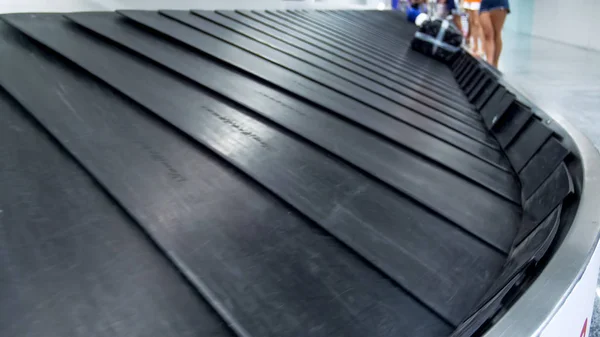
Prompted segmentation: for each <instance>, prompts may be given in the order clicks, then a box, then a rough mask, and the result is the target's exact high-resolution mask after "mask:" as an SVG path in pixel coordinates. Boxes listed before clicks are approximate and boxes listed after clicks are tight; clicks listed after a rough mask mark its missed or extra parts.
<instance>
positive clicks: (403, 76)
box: [216, 11, 477, 119]
mask: <svg viewBox="0 0 600 337" xmlns="http://www.w3.org/2000/svg"><path fill="white" fill-rule="evenodd" d="M216 13H217V14H219V15H221V16H224V17H226V18H229V19H231V20H234V21H235V22H238V23H240V24H243V25H244V26H247V27H249V28H252V29H253V30H255V31H258V32H260V33H263V34H267V35H268V36H272V37H274V38H276V39H278V40H281V41H283V42H285V43H286V44H289V45H292V46H294V47H297V48H300V49H302V50H305V51H307V52H309V53H311V54H314V55H316V56H318V57H320V58H323V59H325V60H328V61H330V62H332V63H335V64H338V65H340V66H342V67H344V68H346V69H348V70H350V71H353V72H355V73H357V74H360V75H362V76H365V77H367V78H370V79H372V80H374V81H377V82H379V83H381V84H382V85H385V86H387V87H389V88H391V89H394V90H398V91H399V92H407V93H414V92H417V93H419V94H421V95H424V96H427V97H429V98H433V99H436V100H438V101H440V102H442V103H444V104H448V106H450V107H452V108H453V109H456V110H458V111H461V112H462V113H464V114H465V115H468V116H469V117H471V118H475V119H476V117H477V115H476V114H474V113H473V112H471V107H470V106H469V105H468V103H467V102H465V101H462V102H461V101H457V97H456V95H454V96H452V95H449V94H448V91H447V90H445V89H443V88H439V87H437V86H432V85H431V84H430V83H427V82H425V81H424V80H423V79H422V78H421V77H418V76H412V75H413V74H409V73H399V74H398V76H394V75H392V74H390V73H389V72H387V71H385V70H382V69H381V68H379V67H376V66H374V65H372V64H370V63H367V62H365V61H363V60H361V59H359V58H356V57H353V56H352V55H350V54H347V53H344V52H343V51H339V50H336V49H334V48H332V47H330V46H328V45H325V44H318V43H317V42H316V41H314V40H313V41H312V43H311V42H309V41H310V39H309V38H307V37H303V36H302V35H301V34H299V33H295V32H293V31H290V30H285V29H282V27H279V28H277V24H276V23H273V22H272V23H271V25H268V23H267V24H265V23H262V22H259V21H256V20H253V19H251V18H249V17H247V16H244V15H242V14H239V13H236V12H232V11H217V12H216ZM249 15H251V14H249ZM423 86H426V87H427V88H428V90H423ZM459 97H460V96H459Z"/></svg>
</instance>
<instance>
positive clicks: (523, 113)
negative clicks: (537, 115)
mask: <svg viewBox="0 0 600 337" xmlns="http://www.w3.org/2000/svg"><path fill="white" fill-rule="evenodd" d="M532 116H533V113H532V112H531V110H530V109H529V108H528V107H526V106H524V105H522V104H520V103H519V102H515V103H514V104H512V105H511V106H509V107H508V110H507V111H506V112H505V114H504V116H503V117H502V120H500V121H499V123H497V124H496V125H495V128H494V130H492V131H493V133H494V136H496V139H497V140H498V142H499V143H500V145H501V146H502V147H504V148H506V147H508V146H509V145H510V143H511V142H512V141H513V140H514V139H515V137H516V136H517V135H518V134H519V132H521V130H522V129H523V127H525V125H526V124H527V123H528V122H529V121H530V120H531V118H532Z"/></svg>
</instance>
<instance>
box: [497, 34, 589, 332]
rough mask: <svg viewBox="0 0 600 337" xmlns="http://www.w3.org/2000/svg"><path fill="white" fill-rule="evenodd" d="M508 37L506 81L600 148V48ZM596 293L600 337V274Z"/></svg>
mask: <svg viewBox="0 0 600 337" xmlns="http://www.w3.org/2000/svg"><path fill="white" fill-rule="evenodd" d="M504 41H505V42H504V51H503V53H502V57H501V59H500V70H502V72H503V73H504V76H505V77H506V78H507V80H508V81H509V82H510V83H512V84H514V85H515V86H517V87H519V88H520V89H523V90H524V91H525V92H526V94H527V96H528V97H529V98H531V99H532V100H533V101H534V102H535V103H537V105H538V106H540V107H541V108H542V109H543V110H546V111H554V112H559V113H562V114H563V115H565V117H566V118H567V119H568V120H569V121H570V122H571V124H573V125H575V126H576V127H578V128H579V129H580V130H582V131H583V132H584V133H585V134H586V135H587V136H588V137H589V138H590V139H591V140H592V141H593V142H594V144H595V145H596V147H598V148H600V114H599V111H600V108H599V107H600V52H598V51H592V50H587V49H582V48H578V47H574V46H569V45H566V44H561V43H557V42H553V41H549V40H544V39H540V38H535V37H531V36H528V35H521V34H511V33H506V34H505V35H504ZM596 294H597V296H596V302H595V306H594V315H593V317H592V325H591V329H590V336H591V337H600V300H599V297H600V277H599V281H598V288H597V291H596ZM590 296H592V294H590Z"/></svg>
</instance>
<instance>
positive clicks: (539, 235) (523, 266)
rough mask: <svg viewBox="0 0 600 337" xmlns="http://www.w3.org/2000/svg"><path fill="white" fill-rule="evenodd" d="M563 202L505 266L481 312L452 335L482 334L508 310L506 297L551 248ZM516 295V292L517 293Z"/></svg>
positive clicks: (478, 311) (483, 301) (512, 254)
mask: <svg viewBox="0 0 600 337" xmlns="http://www.w3.org/2000/svg"><path fill="white" fill-rule="evenodd" d="M561 210H562V205H559V206H558V207H557V208H556V209H554V210H553V211H552V213H550V215H549V216H548V217H547V218H546V219H545V220H544V222H543V223H542V224H541V225H540V226H539V227H538V228H537V229H536V231H535V232H533V233H532V234H531V235H530V236H528V237H527V240H525V241H523V242H522V243H521V244H520V245H518V246H517V247H516V248H515V249H514V250H513V251H512V252H511V256H510V258H509V260H508V261H507V263H506V264H505V266H504V268H503V273H502V274H501V275H500V276H499V278H498V281H497V282H496V283H494V285H493V287H492V288H491V289H490V290H489V292H488V294H487V295H486V296H485V297H484V299H483V300H482V304H481V305H480V306H479V309H478V310H477V312H475V313H473V314H472V315H471V316H470V317H469V318H468V319H467V320H465V322H463V323H462V324H461V325H460V326H459V327H458V328H457V329H456V330H455V331H454V332H453V333H452V335H451V337H472V336H478V335H480V333H481V329H482V328H485V326H486V324H489V323H490V320H493V318H494V317H495V316H497V315H498V314H500V313H501V311H502V310H503V309H505V305H506V303H504V299H505V297H506V296H508V295H509V294H510V293H511V291H514V287H516V286H519V285H520V284H522V283H523V281H525V280H526V278H527V277H528V276H529V275H527V268H528V267H530V266H532V265H535V264H537V262H539V261H540V259H541V258H542V257H543V256H544V254H545V253H546V252H547V251H548V249H549V248H550V246H551V244H552V241H553V240H554V238H555V236H556V233H557V231H558V227H559V225H560V215H561ZM513 296H514V294H513Z"/></svg>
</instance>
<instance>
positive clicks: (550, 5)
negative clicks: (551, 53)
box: [513, 0, 600, 50]
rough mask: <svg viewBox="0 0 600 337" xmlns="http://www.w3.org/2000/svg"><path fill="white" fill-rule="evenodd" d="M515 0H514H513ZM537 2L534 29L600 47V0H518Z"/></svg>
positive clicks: (565, 40) (538, 33)
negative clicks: (599, 18)
mask: <svg viewBox="0 0 600 337" xmlns="http://www.w3.org/2000/svg"><path fill="white" fill-rule="evenodd" d="M513 1H515V0H513ZM516 1H532V2H534V9H533V11H534V15H533V25H532V29H531V33H532V35H534V36H539V37H543V38H546V39H550V40H555V41H559V42H563V43H568V44H572V45H576V46H579V47H583V48H589V49H596V50H600V34H598V32H599V31H600V20H598V15H599V14H600V1H598V0H568V1H565V0H516Z"/></svg>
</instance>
